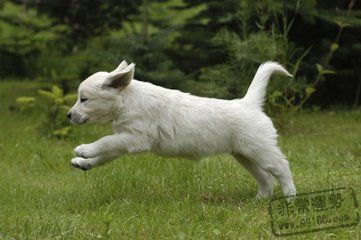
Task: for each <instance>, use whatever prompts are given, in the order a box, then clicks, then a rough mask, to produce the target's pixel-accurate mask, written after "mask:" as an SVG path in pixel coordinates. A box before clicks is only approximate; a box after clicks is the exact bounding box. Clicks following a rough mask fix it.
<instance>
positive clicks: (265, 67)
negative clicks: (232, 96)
mask: <svg viewBox="0 0 361 240" xmlns="http://www.w3.org/2000/svg"><path fill="white" fill-rule="evenodd" d="M274 72H276V73H281V74H283V75H286V76H289V77H292V75H291V74H289V73H288V72H287V70H286V69H284V68H283V67H282V66H281V65H280V64H279V63H277V62H265V63H263V64H262V65H261V66H259V68H258V70H257V72H256V75H255V76H254V78H253V80H252V83H251V85H250V86H249V88H248V90H247V93H246V95H245V96H244V98H243V100H244V101H246V102H247V103H248V104H250V105H253V106H256V107H260V108H261V107H262V106H263V103H264V100H265V97H266V87H267V84H268V81H269V78H270V77H271V75H272V73H274Z"/></svg>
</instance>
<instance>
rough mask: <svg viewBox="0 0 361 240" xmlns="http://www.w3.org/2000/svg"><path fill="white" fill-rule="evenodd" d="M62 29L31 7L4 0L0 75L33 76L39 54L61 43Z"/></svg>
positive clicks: (0, 10)
mask: <svg viewBox="0 0 361 240" xmlns="http://www.w3.org/2000/svg"><path fill="white" fill-rule="evenodd" d="M66 31H67V27H66V26H65V25H56V24H55V23H54V21H53V20H52V19H50V18H49V17H47V16H45V15H39V14H38V13H37V11H36V10H35V9H31V8H26V7H25V6H24V5H17V4H13V3H11V2H7V1H6V2H5V3H4V4H3V6H2V8H0V32H1V38H0V62H1V69H0V75H5V74H13V75H30V76H34V75H35V74H36V72H37V70H38V69H37V68H36V67H35V66H36V60H37V57H38V56H39V54H40V53H41V52H43V51H44V49H48V48H49V47H51V46H53V45H54V44H55V43H56V45H57V46H59V45H61V44H59V43H61V38H62V36H63V35H64V33H65V32H66Z"/></svg>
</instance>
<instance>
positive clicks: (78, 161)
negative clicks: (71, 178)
mask: <svg viewBox="0 0 361 240" xmlns="http://www.w3.org/2000/svg"><path fill="white" fill-rule="evenodd" d="M71 165H72V166H73V167H75V168H80V169H81V170H84V171H86V170H89V169H91V168H92V167H93V166H92V165H91V164H90V163H89V162H88V161H87V160H86V159H84V158H80V157H77V158H73V159H72V160H71Z"/></svg>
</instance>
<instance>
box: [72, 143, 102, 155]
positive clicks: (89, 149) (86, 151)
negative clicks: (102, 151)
mask: <svg viewBox="0 0 361 240" xmlns="http://www.w3.org/2000/svg"><path fill="white" fill-rule="evenodd" d="M74 152H75V154H76V155H77V156H78V157H81V158H93V157H96V156H97V153H96V151H95V148H94V147H93V146H92V144H82V145H79V146H77V147H76V148H75V149H74Z"/></svg>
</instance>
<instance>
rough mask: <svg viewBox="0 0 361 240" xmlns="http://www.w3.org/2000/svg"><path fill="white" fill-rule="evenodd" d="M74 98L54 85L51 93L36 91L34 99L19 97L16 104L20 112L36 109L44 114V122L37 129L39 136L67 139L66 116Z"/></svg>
mask: <svg viewBox="0 0 361 240" xmlns="http://www.w3.org/2000/svg"><path fill="white" fill-rule="evenodd" d="M76 98H77V95H76V94H67V95H64V92H63V90H62V89H61V88H59V87H57V86H55V85H54V86H53V87H52V89H51V91H45V90H38V95H37V96H36V97H19V98H17V99H16V102H17V104H18V105H19V107H20V110H22V111H24V110H29V109H34V108H38V110H40V112H42V113H44V114H45V116H44V117H45V118H44V120H43V121H42V122H41V124H40V125H39V126H38V127H37V129H38V131H39V132H40V133H41V134H44V135H46V136H48V137H58V138H64V137H69V136H70V133H71V126H70V124H69V121H68V119H67V118H66V114H67V112H68V111H69V109H70V106H71V105H72V104H73V103H74V102H75V101H76Z"/></svg>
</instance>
